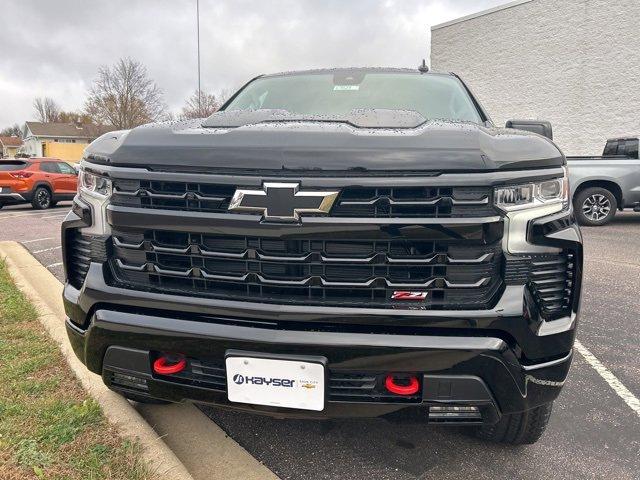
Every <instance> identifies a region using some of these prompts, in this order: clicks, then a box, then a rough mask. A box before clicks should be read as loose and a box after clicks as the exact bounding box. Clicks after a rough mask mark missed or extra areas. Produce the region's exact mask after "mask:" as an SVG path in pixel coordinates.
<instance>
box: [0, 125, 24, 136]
mask: <svg viewBox="0 0 640 480" xmlns="http://www.w3.org/2000/svg"><path fill="white" fill-rule="evenodd" d="M13 136H16V137H22V129H21V128H20V125H18V124H17V123H15V124H13V125H11V126H10V127H7V128H3V129H2V131H0V137H13Z"/></svg>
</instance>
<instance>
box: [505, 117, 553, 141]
mask: <svg viewBox="0 0 640 480" xmlns="http://www.w3.org/2000/svg"><path fill="white" fill-rule="evenodd" d="M506 127H507V128H515V129H516V130H526V131H527V132H533V133H537V134H539V135H542V136H543V137H547V138H548V139H549V140H553V128H552V127H551V122H547V121H544V120H508V121H507V125H506Z"/></svg>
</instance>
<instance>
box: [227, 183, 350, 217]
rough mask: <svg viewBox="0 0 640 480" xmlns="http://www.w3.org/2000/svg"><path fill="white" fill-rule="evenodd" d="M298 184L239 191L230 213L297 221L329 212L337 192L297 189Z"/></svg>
mask: <svg viewBox="0 0 640 480" xmlns="http://www.w3.org/2000/svg"><path fill="white" fill-rule="evenodd" d="M299 187H300V184H299V183H273V182H271V183H270V182H266V183H265V184H264V185H263V186H262V189H260V190H249V189H244V188H238V189H237V190H236V193H235V194H234V195H233V198H232V199H231V203H230V204H229V210H231V211H233V212H260V213H262V215H263V216H264V218H265V220H283V221H296V220H300V214H301V213H329V211H330V210H331V207H332V206H333V202H334V201H335V200H336V198H337V196H338V193H339V192H335V191H334V192H318V191H312V190H303V191H300V190H299Z"/></svg>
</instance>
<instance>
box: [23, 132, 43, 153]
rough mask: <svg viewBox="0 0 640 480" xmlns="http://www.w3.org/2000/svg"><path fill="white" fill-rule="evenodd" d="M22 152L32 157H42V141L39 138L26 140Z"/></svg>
mask: <svg viewBox="0 0 640 480" xmlns="http://www.w3.org/2000/svg"><path fill="white" fill-rule="evenodd" d="M20 152H22V153H26V154H27V155H30V156H32V157H42V140H41V139H39V138H38V137H29V138H26V139H24V140H23V144H22V147H21V148H20Z"/></svg>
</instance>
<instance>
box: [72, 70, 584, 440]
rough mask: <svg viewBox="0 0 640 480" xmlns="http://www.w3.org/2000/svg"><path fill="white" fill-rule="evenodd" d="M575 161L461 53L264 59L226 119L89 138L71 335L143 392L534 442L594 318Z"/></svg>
mask: <svg viewBox="0 0 640 480" xmlns="http://www.w3.org/2000/svg"><path fill="white" fill-rule="evenodd" d="M521 125H522V127H523V128H528V129H531V130H534V129H538V130H539V131H542V132H544V131H545V129H544V125H535V124H531V123H529V124H527V123H526V122H525V123H521ZM565 164H566V161H565V158H564V156H563V155H562V153H561V152H560V151H559V150H558V148H557V147H556V146H555V145H554V144H553V142H552V141H550V140H549V139H548V138H545V137H544V136H542V135H538V134H536V133H532V132H531V131H524V130H516V129H504V128H496V127H494V126H493V124H492V122H491V120H490V118H489V116H488V115H487V113H486V112H485V110H484V109H483V108H482V106H481V105H480V103H479V102H478V101H477V99H476V98H475V97H474V96H473V95H472V93H471V92H470V90H469V89H468V88H467V86H466V85H465V84H464V83H463V81H462V80H461V79H460V78H458V77H457V76H455V75H452V74H437V73H427V72H425V71H424V69H422V70H421V71H418V70H408V69H401V70H398V69H344V70H340V69H339V70H318V71H308V72H293V73H285V74H276V75H265V76H260V77H257V78H255V79H253V80H251V81H250V82H249V83H247V84H246V85H245V86H244V87H243V88H242V89H240V91H238V92H237V93H236V94H235V95H234V96H233V97H232V98H231V99H230V100H229V101H228V102H227V103H226V104H225V105H224V106H223V107H222V109H221V111H219V112H217V113H215V114H214V115H212V116H211V117H209V118H207V119H201V120H196V121H188V122H173V123H161V124H153V125H147V126H142V127H138V128H135V129H133V130H130V131H122V132H114V133H109V134H107V135H104V136H103V137H101V138H99V139H97V140H96V141H95V142H94V143H92V144H91V145H90V146H89V147H88V148H87V150H86V153H85V157H84V159H83V161H82V164H81V171H80V177H79V183H80V186H79V192H78V195H77V196H76V198H75V200H74V205H73V208H72V211H71V213H69V215H68V217H67V218H66V219H65V221H64V223H63V225H62V237H63V249H64V251H63V253H64V259H65V268H66V278H67V280H66V285H65V288H64V303H65V308H66V312H67V315H68V317H69V318H68V321H67V323H66V327H67V331H68V334H69V337H70V339H71V343H72V345H73V348H74V350H75V352H76V354H77V355H78V357H79V358H80V359H81V360H82V361H83V362H84V363H85V364H86V365H87V367H88V368H89V369H90V370H91V371H93V372H96V373H98V374H100V375H102V377H103V379H104V382H105V383H106V384H107V385H108V386H109V387H110V388H111V389H113V390H116V391H118V392H120V393H122V394H123V395H125V396H126V397H128V398H130V399H134V400H137V401H145V402H154V401H170V402H181V401H192V402H196V403H206V404H210V405H217V406H219V407H223V408H232V409H235V410H239V411H244V412H251V413H257V414H265V415H271V416H274V417H278V418H285V417H289V418H318V419H323V418H339V417H377V416H383V417H385V418H389V419H394V420H397V419H398V418H399V417H401V418H402V419H403V420H404V421H406V419H407V418H409V419H413V420H414V421H416V422H419V421H423V422H425V423H427V422H428V423H436V424H447V425H468V426H474V428H475V430H476V431H477V432H478V434H479V435H480V436H481V437H482V438H485V439H489V440H493V441H502V442H508V443H513V444H521V443H533V442H535V441H536V440H537V439H538V438H539V437H540V435H541V434H542V432H543V431H544V428H545V426H546V424H547V422H548V420H549V416H550V413H551V405H552V402H553V401H554V400H555V399H556V397H557V396H558V394H559V393H560V390H561V388H562V386H563V385H564V382H565V379H566V377H567V374H568V371H569V365H570V363H571V359H572V349H573V342H574V338H575V332H576V325H577V321H578V309H579V303H580V289H581V278H582V241H581V235H580V231H579V229H578V227H577V225H576V222H575V220H574V217H573V214H572V211H571V205H570V201H569V186H568V182H567V176H566V168H565Z"/></svg>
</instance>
